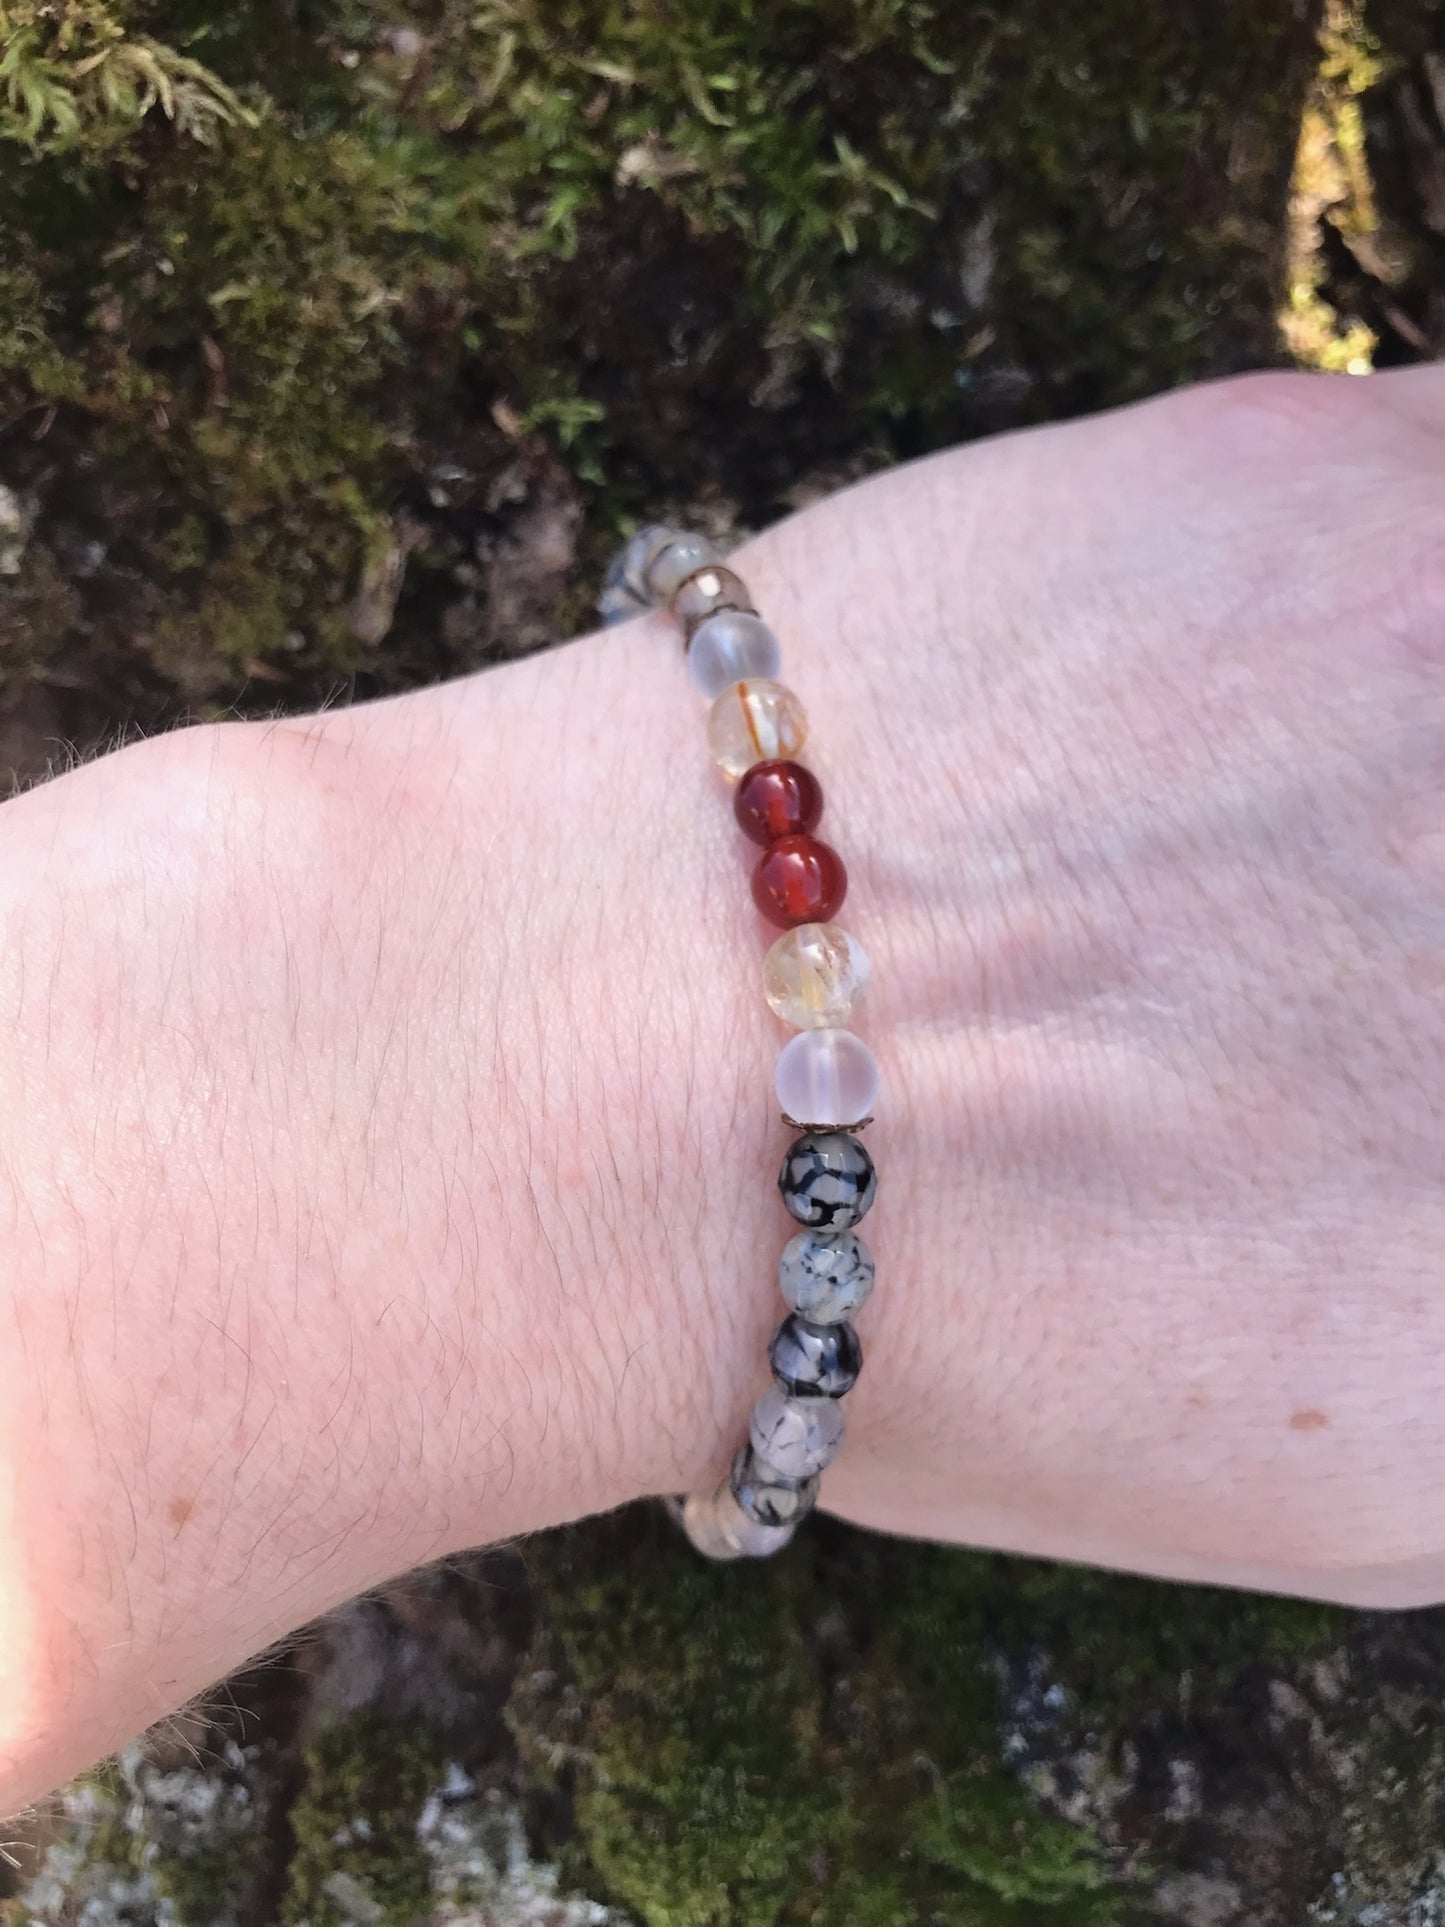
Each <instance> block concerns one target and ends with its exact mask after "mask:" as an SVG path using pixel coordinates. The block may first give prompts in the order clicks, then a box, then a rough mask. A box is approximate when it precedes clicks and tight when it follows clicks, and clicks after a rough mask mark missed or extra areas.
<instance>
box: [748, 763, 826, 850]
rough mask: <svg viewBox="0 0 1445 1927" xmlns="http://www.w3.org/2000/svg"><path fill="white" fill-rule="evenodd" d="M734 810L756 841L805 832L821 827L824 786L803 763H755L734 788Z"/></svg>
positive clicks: (749, 834) (767, 840)
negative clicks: (819, 821) (819, 823)
mask: <svg viewBox="0 0 1445 1927" xmlns="http://www.w3.org/2000/svg"><path fill="white" fill-rule="evenodd" d="M733 814H734V815H735V816H736V817H737V819H738V828H739V829H740V830H741V831H742V833H743V835H744V836H750V837H751V838H752V840H753V841H754V843H776V842H777V840H778V838H779V837H780V836H802V835H803V834H805V833H806V832H807V831H808V830H816V829H817V827H818V819H819V817H820V816H821V815H822V814H823V790H822V786H821V785H820V783H819V782H818V779H817V777H816V776H815V775H814V774H813V772H812V771H811V770H810V769H804V768H803V765H802V764H801V763H754V764H753V766H752V768H751V769H750V770H749V771H748V772H747V774H746V775H745V776H744V777H743V779H742V781H741V782H740V783H739V784H738V786H737V788H736V789H735V790H734V791H733Z"/></svg>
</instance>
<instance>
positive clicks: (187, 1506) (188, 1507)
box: [166, 1495, 196, 1532]
mask: <svg viewBox="0 0 1445 1927" xmlns="http://www.w3.org/2000/svg"><path fill="white" fill-rule="evenodd" d="M195 1509H196V1502H195V1500H194V1499H187V1498H185V1497H184V1496H183V1495H177V1497H176V1498H174V1499H172V1500H171V1502H170V1504H169V1505H168V1506H167V1507H166V1512H167V1514H168V1515H169V1517H170V1521H171V1524H172V1525H173V1526H174V1527H175V1529H176V1531H177V1532H179V1531H180V1529H181V1527H182V1526H183V1525H184V1524H185V1523H186V1521H187V1519H189V1518H190V1516H191V1514H192V1513H193V1512H194V1511H195Z"/></svg>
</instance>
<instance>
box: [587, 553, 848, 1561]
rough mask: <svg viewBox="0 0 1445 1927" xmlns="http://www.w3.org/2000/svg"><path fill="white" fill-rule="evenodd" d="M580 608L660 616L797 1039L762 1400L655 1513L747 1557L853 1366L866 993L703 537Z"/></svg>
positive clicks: (751, 612)
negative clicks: (669, 629) (683, 648)
mask: <svg viewBox="0 0 1445 1927" xmlns="http://www.w3.org/2000/svg"><path fill="white" fill-rule="evenodd" d="M598 608H599V611H600V612H601V615H602V617H603V620H604V621H606V622H621V621H624V620H626V619H627V618H628V617H630V616H634V615H637V614H638V613H640V612H641V611H642V610H644V609H656V608H670V609H671V610H672V612H673V614H674V615H676V617H677V618H678V620H679V621H680V622H681V624H682V627H683V632H684V636H685V639H686V644H687V666H688V669H689V671H690V672H691V674H692V679H693V681H694V683H695V684H696V685H697V687H698V689H699V690H701V692H702V694H703V695H704V696H706V697H708V698H709V699H710V701H711V704H712V707H711V709H710V711H709V713H708V725H707V732H708V743H709V746H710V747H711V749H712V754H713V759H714V761H715V762H716V763H717V765H718V767H719V768H720V769H721V770H722V772H723V775H724V776H725V777H727V779H728V780H729V781H730V782H732V783H735V784H736V786H737V787H736V789H735V791H734V793H733V812H734V815H735V816H736V817H737V821H738V825H739V827H740V828H741V829H742V831H743V833H744V834H745V835H746V836H748V837H750V838H751V839H752V841H753V842H754V843H759V844H761V845H762V846H763V853H762V855H761V856H760V857H759V858H758V859H757V863H756V866H755V868H754V870H753V885H752V887H753V901H754V903H755V904H756V905H757V907H758V909H759V911H760V912H761V913H762V915H763V916H764V917H765V918H766V919H767V920H768V922H770V923H772V924H776V925H777V926H779V927H780V928H781V930H782V931H783V935H782V936H780V937H779V938H778V939H777V941H776V942H775V943H774V944H773V946H772V948H771V949H770V950H769V951H768V954H767V957H766V959H765V961H764V964H763V990H764V994H765V996H766V997H767V1000H768V1003H769V1004H770V1005H771V1006H772V1008H773V1010H774V1011H775V1012H776V1014H777V1015H778V1016H779V1017H781V1018H782V1019H783V1021H784V1022H785V1023H788V1024H791V1025H792V1026H793V1027H794V1028H795V1029H796V1031H797V1033H798V1034H797V1036H796V1037H793V1038H791V1039H790V1040H789V1041H788V1043H786V1044H785V1045H784V1046H783V1050H782V1053H781V1055H780V1056H779V1058H778V1068H777V1076H776V1080H775V1084H776V1089H777V1094H778V1102H779V1103H780V1105H781V1106H782V1111H783V1122H784V1123H785V1124H786V1125H787V1126H788V1127H789V1128H790V1129H791V1130H793V1131H794V1132H796V1133H797V1134H798V1135H797V1136H796V1137H795V1138H794V1140H793V1142H792V1144H791V1145H789V1147H788V1150H787V1152H786V1154H785V1156H784V1158H783V1167H782V1171H781V1173H780V1175H779V1178H778V1189H779V1190H780V1191H781V1192H782V1196H783V1203H784V1204H785V1205H786V1206H787V1208H788V1210H789V1212H790V1213H791V1214H792V1216H793V1217H794V1218H795V1219H796V1220H797V1222H798V1223H799V1224H800V1225H801V1226H803V1227H804V1228H803V1229H802V1230H801V1231H799V1232H798V1233H797V1234H796V1235H795V1236H794V1237H792V1238H790V1239H789V1241H788V1243H787V1244H786V1245H785V1246H784V1247H783V1252H782V1256H781V1258H780V1259H779V1261H778V1283H779V1285H780V1287H781V1290H782V1294H783V1298H784V1300H785V1301H786V1303H787V1304H788V1305H789V1306H790V1307H791V1309H790V1311H789V1313H788V1316H787V1317H786V1318H785V1319H784V1320H783V1322H782V1324H781V1325H780V1326H779V1327H778V1329H777V1332H776V1334H775V1335H774V1338H773V1342H772V1344H771V1346H770V1347H769V1349H768V1362H769V1364H770V1365H771V1367H772V1373H773V1383H772V1386H771V1388H770V1389H769V1390H768V1391H766V1392H764V1394H763V1396H762V1397H761V1398H760V1399H759V1400H758V1402H757V1404H756V1405H755V1406H754V1407H753V1414H752V1422H751V1424H750V1426H749V1429H748V1438H747V1440H746V1442H745V1443H744V1444H742V1445H740V1446H739V1447H738V1450H737V1453H736V1455H735V1456H734V1458H733V1462H732V1469H731V1472H730V1474H729V1477H728V1478H727V1479H726V1480H725V1481H724V1482H723V1483H722V1485H720V1486H719V1487H718V1488H717V1490H716V1491H712V1492H704V1493H693V1494H691V1495H689V1496H688V1497H686V1498H681V1499H678V1500H676V1501H674V1502H673V1511H674V1515H675V1516H676V1517H677V1518H678V1520H679V1521H680V1523H681V1525H682V1528H683V1530H684V1531H685V1532H686V1534H687V1536H688V1538H689V1539H690V1540H691V1541H692V1543H693V1545H694V1546H695V1547H696V1548H697V1550H698V1551H699V1552H702V1553H705V1554H707V1555H708V1557H709V1558H713V1559H737V1558H742V1557H746V1556H751V1557H754V1558H761V1557H763V1556H765V1555H766V1554H768V1553H770V1552H777V1551H779V1550H780V1549H781V1548H782V1547H783V1546H785V1545H786V1544H787V1543H788V1541H789V1540H790V1539H791V1538H792V1536H793V1534H794V1532H795V1531H796V1530H797V1527H798V1524H799V1522H800V1521H801V1520H802V1519H804V1518H805V1517H806V1516H807V1514H808V1513H809V1512H810V1511H811V1510H812V1508H813V1506H814V1504H815V1502H816V1500H817V1496H818V1481H819V1476H820V1474H821V1473H822V1471H823V1469H824V1467H825V1466H827V1465H829V1464H830V1463H831V1462H832V1460H833V1459H834V1458H836V1456H837V1454H838V1450H839V1448H840V1446H841V1445H842V1443H843V1430H844V1424H843V1413H842V1410H841V1409H840V1407H839V1404H838V1401H839V1399H841V1398H842V1396H843V1394H844V1393H845V1392H846V1391H848V1390H849V1389H850V1388H851V1387H852V1386H853V1385H854V1384H855V1383H856V1382H857V1378H858V1374H859V1372H860V1370H861V1369H862V1365H863V1352H862V1347H861V1346H860V1344H859V1342H858V1334H857V1332H856V1331H854V1329H853V1326H852V1324H851V1323H850V1322H849V1321H850V1319H851V1317H852V1315H853V1313H854V1312H856V1311H857V1310H858V1309H859V1307H860V1306H861V1305H862V1304H863V1302H864V1300H865V1299H866V1298H867V1296H868V1294H869V1292H870V1291H871V1290H872V1289H873V1259H872V1255H871V1254H870V1252H869V1250H868V1247H867V1246H866V1245H865V1244H864V1242H863V1240H862V1239H861V1238H860V1237H859V1236H858V1235H857V1232H856V1230H855V1229H854V1227H855V1226H856V1225H857V1223H858V1221H859V1219H860V1218H862V1216H863V1215H864V1213H865V1212H866V1211H867V1210H868V1208H869V1206H870V1205H871V1204H872V1202H873V1198H874V1193H875V1190H876V1179H875V1175H874V1170H873V1161H872V1159H871V1158H870V1157H869V1155H868V1153H867V1151H866V1150H865V1149H864V1146H863V1143H862V1140H861V1139H860V1138H859V1137H858V1136H857V1133H858V1132H859V1131H860V1130H862V1128H863V1126H864V1125H865V1124H867V1123H869V1122H870V1118H869V1112H870V1111H871V1110H872V1107H873V1102H874V1099H875V1097H876V1096H877V1091H878V1069H877V1066H876V1064H875V1063H874V1061H873V1054H872V1052H871V1051H870V1050H869V1049H868V1046H867V1045H866V1044H865V1043H863V1041H862V1040H861V1038H858V1037H855V1036H854V1035H853V1033H852V1031H850V1030H846V1029H844V1028H843V1026H844V1025H845V1024H846V1023H847V1021H848V1018H849V1017H850V1015H851V1014H852V1012H853V1010H854V1009H855V1007H856V1006H857V1005H858V1004H859V1002H860V1001H861V1000H862V998H863V996H864V993H865V992H866V990H867V986H868V959H867V957H866V956H865V955H864V952H863V948H862V946H861V945H860V944H859V943H858V941H857V939H856V938H854V937H851V936H850V935H849V934H848V932H847V931H846V930H841V929H839V927H838V926H837V925H836V924H835V923H833V922H832V921H831V919H832V918H833V917H834V916H835V915H836V914H837V912H838V910H839V909H841V907H842V904H843V898H844V896H845V894H846V892H847V888H848V877H847V872H846V870H845V869H844V867H843V861H842V858H841V857H839V856H838V854H837V853H836V851H834V850H832V849H830V848H829V846H828V845H827V844H826V843H822V842H820V841H819V840H818V838H817V837H815V836H814V834H813V832H814V830H815V829H816V828H817V826H818V820H819V818H820V817H821V815H822V813H823V792H822V789H821V788H820V787H819V784H818V779H817V777H816V776H814V775H813V773H812V771H811V770H808V769H806V768H804V766H803V765H802V764H801V763H799V762H798V761H796V757H797V755H798V752H799V751H800V750H801V749H802V747H803V742H804V739H805V738H806V735H807V719H806V717H805V716H804V714H803V708H802V705H801V703H799V701H798V699H797V697H796V696H795V695H794V694H793V692H792V691H791V690H790V689H788V688H786V687H785V686H784V685H783V684H782V683H780V682H778V681H777V680H776V677H777V674H778V671H779V669H780V668H781V666H782V652H781V650H780V648H779V645H778V639H777V637H776V636H775V635H774V633H773V631H772V630H771V629H770V628H769V627H768V625H767V624H766V623H765V622H763V621H761V620H760V619H759V616H758V613H757V611H756V610H755V609H754V607H753V604H752V601H751V599H750V597H749V595H748V591H747V588H746V586H745V585H744V583H743V582H742V580H741V578H740V577H738V576H737V575H735V574H734V573H733V571H732V570H731V569H728V568H725V567H724V566H723V563H722V559H721V557H720V556H719V554H718V553H717V551H716V550H715V549H714V548H713V546H712V544H711V543H710V542H708V541H707V539H706V538H705V537H703V536H700V535H692V534H687V533H685V532H683V531H681V530H677V529H670V528H661V527H654V528H646V529H643V530H642V531H641V532H640V533H639V534H638V535H636V536H634V537H633V539H632V540H631V541H630V542H629V543H628V544H627V546H626V548H625V549H623V550H622V552H621V553H620V554H619V555H618V556H617V557H616V559H615V560H614V562H613V564H612V567H611V568H610V569H609V570H608V573H607V581H606V585H605V587H604V589H603V592H602V595H601V598H600V599H599V602H598Z"/></svg>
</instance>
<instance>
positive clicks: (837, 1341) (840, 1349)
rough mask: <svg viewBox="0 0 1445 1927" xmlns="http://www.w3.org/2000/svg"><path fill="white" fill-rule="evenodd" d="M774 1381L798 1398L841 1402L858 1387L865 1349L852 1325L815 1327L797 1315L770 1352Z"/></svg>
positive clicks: (777, 1335)
mask: <svg viewBox="0 0 1445 1927" xmlns="http://www.w3.org/2000/svg"><path fill="white" fill-rule="evenodd" d="M768 1363H769V1365H771V1366H772V1368H773V1377H774V1378H775V1379H776V1380H777V1382H778V1383H779V1385H781V1386H782V1388H783V1390H784V1391H785V1392H792V1393H793V1394H794V1396H795V1397H798V1398H841V1397H842V1396H843V1394H844V1393H845V1392H851V1391H852V1389H853V1387H854V1386H855V1385H856V1384H857V1383H858V1374H859V1372H861V1371H862V1369H863V1347H862V1345H861V1344H860V1343H859V1342H858V1334H857V1332H855V1331H854V1329H853V1327H852V1326H851V1325H815V1324H813V1323H812V1321H811V1320H810V1319H807V1318H799V1316H798V1314H797V1313H796V1312H794V1313H793V1315H792V1316H791V1317H790V1318H785V1319H784V1320H783V1322H782V1324H781V1325H779V1327H778V1329H777V1331H776V1333H775V1334H774V1336H773V1342H772V1344H771V1345H770V1346H769V1348H768Z"/></svg>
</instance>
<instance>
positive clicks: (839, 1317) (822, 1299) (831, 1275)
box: [778, 1231, 873, 1325]
mask: <svg viewBox="0 0 1445 1927" xmlns="http://www.w3.org/2000/svg"><path fill="white" fill-rule="evenodd" d="M778 1289H779V1290H780V1291H781V1292H782V1294H783V1297H784V1298H785V1299H786V1300H787V1302H788V1303H789V1304H790V1305H791V1306H792V1308H793V1310H794V1311H797V1312H801V1313H802V1315H803V1316H804V1318H807V1319H810V1320H811V1321H812V1323H813V1324H815V1325H837V1324H841V1323H842V1321H843V1320H844V1319H845V1318H851V1317H852V1316H853V1314H854V1313H855V1312H856V1311H857V1310H858V1308H859V1306H860V1305H863V1304H866V1303H867V1300H868V1294H869V1292H870V1291H872V1289H873V1254H872V1252H871V1251H869V1249H868V1247H867V1245H865V1244H864V1242H863V1240H862V1239H861V1238H860V1237H859V1236H858V1234H857V1233H856V1232H854V1231H800V1232H799V1233H798V1234H797V1236H796V1237H794V1238H789V1240H788V1242H787V1243H786V1244H785V1245H784V1246H783V1255H782V1256H781V1257H780V1258H779V1259H778Z"/></svg>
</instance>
